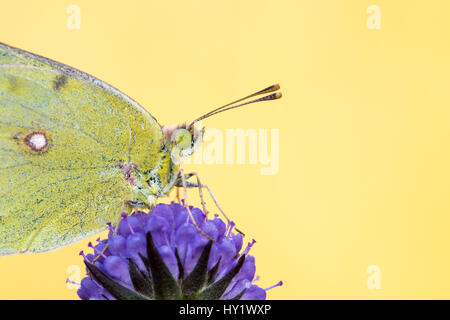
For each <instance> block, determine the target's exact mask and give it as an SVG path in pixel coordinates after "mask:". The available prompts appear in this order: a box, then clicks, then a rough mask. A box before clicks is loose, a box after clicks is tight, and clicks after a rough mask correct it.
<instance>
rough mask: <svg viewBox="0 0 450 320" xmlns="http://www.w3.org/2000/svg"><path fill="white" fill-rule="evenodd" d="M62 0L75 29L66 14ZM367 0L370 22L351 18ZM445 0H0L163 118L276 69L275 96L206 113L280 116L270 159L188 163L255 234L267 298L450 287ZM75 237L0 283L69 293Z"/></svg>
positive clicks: (266, 81)
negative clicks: (377, 15) (274, 163)
mask: <svg viewBox="0 0 450 320" xmlns="http://www.w3.org/2000/svg"><path fill="white" fill-rule="evenodd" d="M71 4H76V5H78V6H79V7H80V9H81V29H80V30H69V29H68V28H67V27H66V20H67V18H68V16H69V15H68V14H67V13H66V9H67V7H68V6H69V5H71ZM372 4H376V5H378V6H379V7H380V9H381V29H380V30H370V29H368V28H367V26H366V21H367V19H368V17H369V15H368V14H367V12H366V10H367V8H368V7H369V5H372ZM449 12H450V3H449V2H448V1H445V0H442V1H425V0H424V1H411V0H408V1H406V0H405V1H403V0H395V1H388V0H370V1H364V0H360V1H357V0H354V1H335V0H329V1H312V0H311V1H300V0H295V1H294V0H292V1H286V0H284V1H273V0H272V1H268V0H255V1H249V0H246V1H242V0H227V1H217V0H215V1H210V0H208V1H207V0H201V1H200V0H190V1H180V0H178V1H136V0H134V1H133V0H127V1H76V0H72V1H62V0H57V1H56V0H54V1H31V0H30V1H5V0H2V1H1V2H0V41H1V42H5V43H7V44H10V45H13V46H16V47H19V48H22V49H25V50H29V51H32V52H34V53H37V54H41V55H43V56H46V57H49V58H52V59H54V60H57V61H61V62H64V63H66V64H69V65H71V66H74V67H77V68H79V69H81V70H83V71H86V72H88V73H90V74H92V75H94V76H96V77H98V78H100V79H102V80H104V81H106V82H108V83H110V84H112V85H114V86H116V87H117V88H119V89H121V90H122V91H123V92H125V93H127V94H128V95H130V96H131V97H133V98H134V99H136V100H137V101H139V102H140V103H141V104H142V105H143V106H144V107H146V108H147V109H148V110H149V111H150V112H151V113H152V114H153V115H154V116H155V117H156V118H157V119H158V121H159V122H160V123H162V124H172V123H177V122H183V121H189V120H192V119H193V118H194V117H197V116H199V115H201V114H202V113H204V112H206V111H208V110H210V109H211V108H213V107H216V106H217V105H220V104H223V103H226V102H228V101H230V100H231V99H234V98H239V97H240V96H243V95H245V94H248V93H250V92H252V91H254V90H258V89H261V88H263V87H265V86H267V85H270V84H272V83H275V82H279V83H280V84H281V86H282V92H283V93H284V97H283V99H282V100H279V101H276V102H270V103H264V104H261V105H258V106H252V107H248V108H247V109H245V110H244V109H241V110H240V111H237V110H236V111H232V112H229V113H224V114H222V115H220V116H216V117H214V118H211V119H208V120H205V121H204V122H203V124H204V125H205V126H206V128H208V127H210V128H218V129H221V130H225V129H227V128H243V129H248V128H255V129H260V128H263V129H264V128H265V129H271V128H273V129H279V130H280V167H279V172H278V174H276V175H269V176H263V175H260V167H261V165H250V164H247V165H238V164H235V165H225V164H224V165H205V164H203V165H189V166H186V170H191V169H194V170H197V171H199V172H200V173H201V177H202V180H203V181H204V182H205V183H207V184H209V185H210V186H211V187H212V189H213V190H214V191H215V193H216V195H217V197H218V198H219V200H220V202H221V204H222V206H223V208H224V209H226V211H227V212H228V214H229V215H230V216H231V217H232V218H233V219H234V220H235V221H236V222H237V223H238V226H239V227H240V229H241V230H244V231H245V232H246V233H247V235H248V237H247V240H250V239H251V238H252V237H253V238H255V239H256V240H257V244H256V245H255V247H254V248H253V249H252V253H253V254H254V255H255V256H256V262H257V274H258V275H260V276H261V280H260V282H259V283H260V285H261V286H263V287H267V286H270V285H271V284H274V283H276V282H277V281H278V280H283V281H284V286H282V287H280V288H276V289H274V290H271V291H270V292H269V295H268V297H269V298H270V299H324V298H343V299H347V298H362V299H372V298H376V299H378V298H387V299H391V298H394V299H399V298H426V299H428V298H439V299H441V298H450V272H449V270H450V258H449V257H450V235H449V232H448V230H449V227H450V218H449V215H450V197H449V195H450V152H449V150H450V149H449V140H450V125H449V123H450V108H449V102H450V90H449V74H450V59H449V57H450V45H449V40H448V39H449V30H450V19H448V16H449ZM194 197H195V194H194V193H192V196H191V198H194ZM166 200H169V199H166ZM208 204H209V205H210V206H211V208H213V207H212V205H211V202H209V203H208ZM95 238H96V237H94V238H92V239H91V240H94V239H95ZM87 243H88V240H84V241H81V242H79V243H76V244H74V245H72V246H69V247H66V248H63V249H60V250H57V251H54V252H48V253H43V254H36V255H18V256H7V257H0V298H44V299H47V298H51V299H71V298H77V296H76V293H75V292H76V291H75V290H70V289H68V288H67V287H66V284H65V280H66V278H67V277H68V274H67V272H66V271H67V267H68V266H70V265H78V266H80V267H82V260H81V258H80V257H79V256H78V252H79V251H80V250H82V249H85V250H86V249H87ZM88 251H89V250H88ZM370 265H377V266H379V268H380V270H381V288H380V289H378V290H369V289H368V287H367V286H366V281H367V278H368V276H369V274H367V273H366V268H367V267H368V266H370Z"/></svg>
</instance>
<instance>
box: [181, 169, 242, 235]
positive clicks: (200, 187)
mask: <svg viewBox="0 0 450 320" xmlns="http://www.w3.org/2000/svg"><path fill="white" fill-rule="evenodd" d="M193 176H195V177H196V178H197V183H193V182H187V188H198V192H199V195H200V199H201V203H202V206H203V211H204V212H205V215H206V216H207V215H208V211H207V209H206V203H205V201H204V199H203V192H202V188H205V189H206V190H208V193H209V195H210V196H211V198H212V199H213V201H214V204H215V205H216V207H217V209H219V211H220V213H221V214H222V215H223V216H224V218H225V219H226V220H227V222H228V223H233V222H232V221H231V220H230V218H228V216H227V215H226V213H225V211H223V209H222V207H221V206H220V205H219V202H218V201H217V199H216V196H215V195H214V193H213V192H212V190H211V188H210V187H209V186H208V185H206V184H202V183H201V182H200V177H199V175H198V173H197V172H191V173H187V174H186V175H185V176H184V178H185V180H186V179H189V178H190V177H193ZM177 186H180V181H178V183H177ZM235 229H236V231H237V232H239V233H240V234H242V235H245V234H244V233H243V232H242V231H240V230H239V229H237V228H235Z"/></svg>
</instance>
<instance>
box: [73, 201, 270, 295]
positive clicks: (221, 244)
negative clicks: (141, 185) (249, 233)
mask: <svg viewBox="0 0 450 320" xmlns="http://www.w3.org/2000/svg"><path fill="white" fill-rule="evenodd" d="M191 212H192V214H193V216H194V219H195V221H196V223H197V225H198V226H199V227H200V228H201V230H202V231H203V232H204V233H205V234H207V235H208V236H209V237H211V238H212V239H214V241H213V242H212V244H211V249H210V252H209V258H208V256H206V257H207V258H206V259H208V260H204V261H205V271H206V268H207V271H208V276H210V277H213V279H210V280H211V281H210V283H213V282H216V281H218V280H220V279H221V278H222V277H224V276H227V275H229V273H232V272H233V270H238V271H237V273H236V274H235V275H234V276H233V277H232V279H231V281H230V282H229V283H228V285H227V287H226V289H225V291H224V292H223V293H221V295H220V299H231V298H236V297H239V298H240V299H245V300H264V299H266V290H265V289H262V288H260V287H258V286H257V285H255V284H254V281H255V280H256V279H255V271H256V267H255V258H254V257H253V256H251V255H249V254H248V251H249V250H250V248H251V246H252V245H253V244H254V241H253V242H252V243H249V244H248V246H247V247H246V249H244V250H242V252H241V249H242V245H243V237H242V235H241V234H240V233H235V232H234V229H233V228H234V224H233V223H230V224H228V225H227V224H225V223H224V222H223V221H222V220H221V219H219V218H218V216H217V215H216V216H215V217H214V218H213V219H211V220H207V219H206V217H205V214H204V213H203V212H202V211H201V210H200V209H198V208H191ZM148 232H150V235H151V239H152V241H153V243H154V245H155V247H156V249H157V253H159V255H160V256H161V258H162V260H163V262H164V264H165V265H166V267H167V269H168V270H169V271H170V274H171V275H172V277H173V279H176V281H178V282H179V283H180V282H183V279H186V277H187V276H188V275H189V274H190V273H191V272H192V271H193V270H194V268H196V265H197V263H198V261H200V259H199V258H200V256H202V254H203V252H204V251H206V249H205V248H206V247H207V245H208V243H209V242H210V240H209V239H208V238H206V237H205V236H204V235H202V234H201V233H200V232H199V231H198V230H197V229H196V228H195V227H194V225H193V224H192V222H191V220H190V218H189V214H188V211H187V209H186V208H185V207H183V206H182V205H181V204H178V203H174V202H172V203H171V204H170V205H168V204H158V205H157V206H156V207H155V208H154V209H153V210H151V211H150V212H149V213H144V212H140V211H138V212H135V213H133V214H132V215H131V216H124V218H123V219H122V222H121V223H120V226H119V231H118V233H117V234H114V232H113V228H112V227H110V232H109V236H108V239H105V240H101V241H100V240H98V243H97V245H95V246H92V245H90V246H91V247H92V248H93V250H94V254H88V255H84V254H83V253H81V254H82V255H83V257H84V259H85V261H86V262H88V263H87V265H88V267H89V263H92V261H93V258H94V256H98V255H100V257H99V258H98V260H97V261H96V262H95V263H94V264H93V265H94V266H95V267H96V268H98V270H99V271H98V272H101V273H103V274H105V275H106V277H109V278H110V279H112V280H114V282H115V283H117V284H119V285H120V286H122V287H125V290H128V289H130V290H134V289H135V286H134V285H133V280H132V279H131V278H130V267H131V266H130V263H131V265H136V266H137V268H138V269H139V270H140V272H141V273H142V274H143V275H144V276H145V274H148V273H151V272H149V270H148V265H146V263H145V260H148V259H147V258H148V254H147V253H148V252H149V251H147V245H148V236H147V233H148ZM106 243H109V244H108V249H107V250H106V251H105V252H104V253H102V250H103V249H104V247H105V245H106ZM155 252H156V251H155ZM157 253H156V254H157ZM242 256H245V258H244V259H245V260H243V263H242V264H241V265H238V264H239V262H238V261H239V260H240V258H241V257H242ZM241 260H242V259H241ZM206 261H207V265H206ZM179 264H181V266H180V265H179ZM206 266H207V267H206ZM95 267H94V268H95ZM89 270H90V271H92V269H91V268H89ZM89 270H88V271H87V272H88V274H89ZM180 272H181V274H180ZM169 278H170V275H169ZM100 282H101V281H97V279H96V278H95V277H94V278H91V277H89V276H87V277H85V278H84V279H83V280H82V281H81V285H80V288H79V289H78V295H79V297H80V298H81V299H83V300H87V299H115V296H114V295H112V294H111V293H110V292H109V291H108V290H107V289H105V288H104V286H102V285H101V284H100ZM205 286H206V284H205ZM180 287H183V286H182V285H180ZM126 288H128V289H126ZM202 288H204V287H202ZM180 290H181V289H180ZM201 290H202V289H201ZM201 290H200V291H201ZM152 298H154V297H152Z"/></svg>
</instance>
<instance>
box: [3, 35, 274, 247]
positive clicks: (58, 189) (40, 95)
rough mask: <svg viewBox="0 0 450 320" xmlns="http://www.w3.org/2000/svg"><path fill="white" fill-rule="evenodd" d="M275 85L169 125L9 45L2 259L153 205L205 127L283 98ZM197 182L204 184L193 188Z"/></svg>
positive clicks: (69, 239) (87, 232)
mask: <svg viewBox="0 0 450 320" xmlns="http://www.w3.org/2000/svg"><path fill="white" fill-rule="evenodd" d="M278 89H279V86H278V85H274V86H270V87H268V88H266V89H264V90H260V91H258V92H256V93H254V94H252V95H249V96H247V97H244V98H242V99H239V100H236V101H233V102H232V103H230V104H227V105H225V106H222V107H220V108H217V109H215V110H212V111H211V112H209V113H207V114H205V115H203V116H201V117H199V118H197V119H196V120H194V121H193V122H192V123H190V124H189V125H186V124H179V125H173V126H161V125H159V124H158V122H157V121H156V119H155V118H154V117H153V116H152V115H151V114H150V113H149V112H147V111H146V110H145V109H144V108H143V107H141V106H140V105H139V104H138V103H137V102H136V101H134V100H133V99H131V98H130V97H128V96H127V95H125V94H123V93H122V92H120V91H119V90H117V89H116V88H114V87H112V86H110V85H108V84H106V83H105V82H103V81H101V80H99V79H97V78H95V77H93V76H91V75H89V74H87V73H84V72H82V71H79V70H77V69H75V68H72V67H69V66H67V65H64V64H62V63H59V62H56V61H53V60H50V59H47V58H44V57H41V56H39V55H35V54H32V53H30V52H27V51H24V50H21V49H17V48H14V47H11V46H8V45H6V44H2V43H0V255H8V254H16V253H24V252H43V251H48V250H53V249H57V248H60V247H63V246H66V245H69V244H71V243H73V242H76V241H78V240H81V239H84V238H86V237H88V236H91V235H93V234H96V233H98V232H100V231H102V230H105V229H106V228H107V225H106V223H107V222H110V221H115V220H116V219H117V216H119V214H120V211H121V210H122V209H123V206H124V204H126V205H127V206H129V207H131V208H151V207H153V206H154V205H155V203H156V201H157V199H158V198H160V197H162V196H165V195H167V194H168V193H169V192H170V190H171V189H172V188H174V187H180V186H186V181H185V178H186V179H187V178H189V177H190V176H191V175H185V174H184V172H183V171H182V170H181V168H180V164H181V162H182V160H183V158H185V157H188V156H190V155H191V154H193V153H194V152H195V150H196V149H197V148H198V146H199V144H200V143H201V141H202V137H203V133H204V128H197V126H196V124H197V123H198V121H200V120H202V119H204V118H207V117H210V116H212V115H214V114H217V113H219V112H223V111H225V110H230V109H234V108H237V107H241V106H243V105H246V104H249V103H253V102H258V101H267V100H273V99H277V98H279V97H281V94H280V93H272V94H269V95H266V96H265V97H263V98H259V99H255V100H251V101H247V102H244V103H240V104H237V103H239V102H241V101H243V100H244V99H248V98H250V97H253V96H256V95H259V94H263V93H269V92H273V91H276V90H278ZM190 185H191V186H192V185H195V184H190Z"/></svg>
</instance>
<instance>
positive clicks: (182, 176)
mask: <svg viewBox="0 0 450 320" xmlns="http://www.w3.org/2000/svg"><path fill="white" fill-rule="evenodd" d="M178 176H179V179H178V181H177V187H178V184H179V183H180V184H181V186H180V187H182V188H183V189H184V207H185V208H186V210H187V212H188V214H189V218H190V219H191V221H192V224H193V225H194V227H195V229H197V231H198V232H200V233H201V234H202V235H203V236H205V237H206V238H208V239H209V240H212V241H214V239H213V238H211V237H210V236H208V235H207V234H206V233H204V232H203V230H202V229H200V227H199V226H198V225H197V222H195V219H194V216H193V215H192V212H191V209H190V208H189V204H188V199H187V188H188V183H187V181H186V176H185V174H184V171H183V169H180V172H179V174H178ZM180 180H181V181H180ZM189 184H191V183H189ZM203 202H204V201H203V200H202V204H203Z"/></svg>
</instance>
